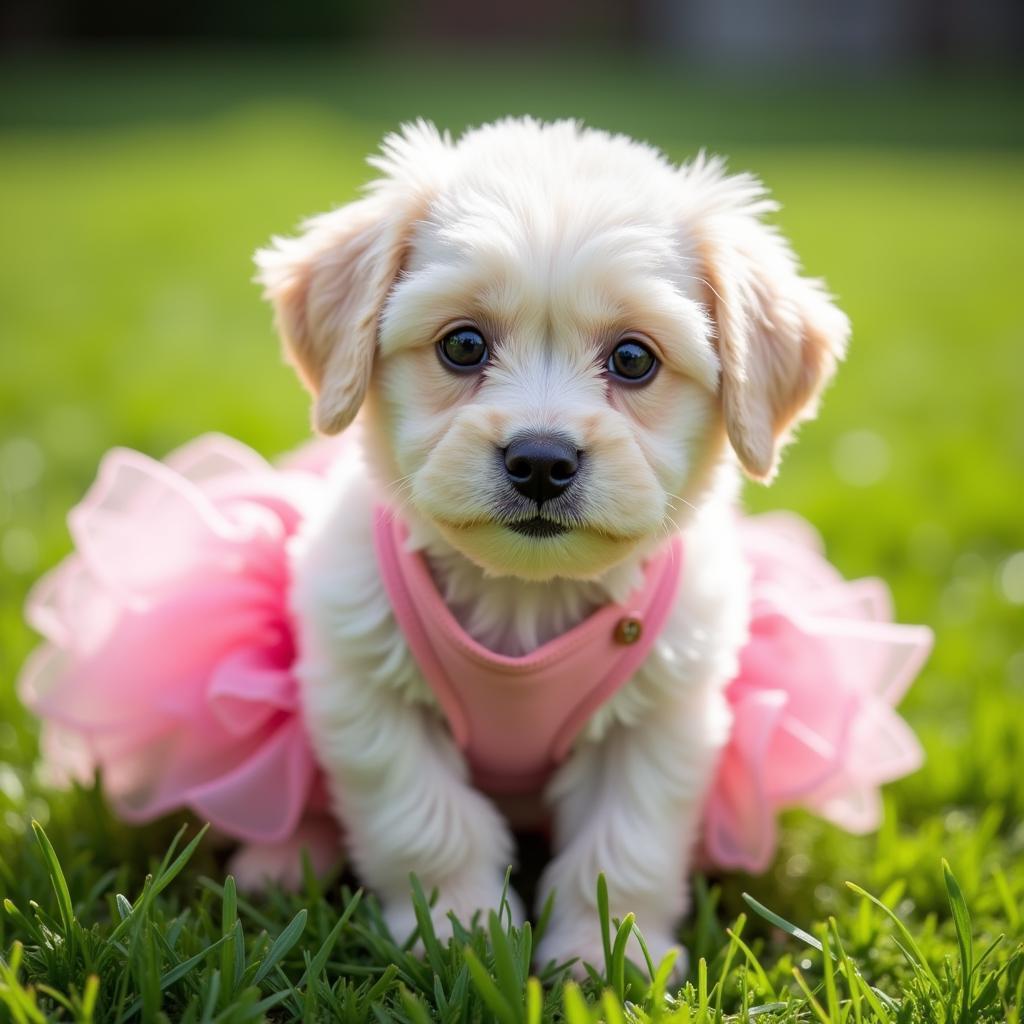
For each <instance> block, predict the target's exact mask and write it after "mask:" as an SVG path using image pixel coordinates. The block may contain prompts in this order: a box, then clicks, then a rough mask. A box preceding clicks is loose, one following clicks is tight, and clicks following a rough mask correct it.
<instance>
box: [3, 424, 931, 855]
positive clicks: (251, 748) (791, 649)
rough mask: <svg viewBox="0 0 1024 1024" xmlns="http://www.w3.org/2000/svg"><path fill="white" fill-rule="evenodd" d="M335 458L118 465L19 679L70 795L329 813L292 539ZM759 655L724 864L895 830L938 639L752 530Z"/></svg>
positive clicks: (198, 445) (749, 668) (46, 601)
mask: <svg viewBox="0 0 1024 1024" xmlns="http://www.w3.org/2000/svg"><path fill="white" fill-rule="evenodd" d="M338 450H339V449H338V446H337V445H336V444H323V443H321V444H317V445H311V446H308V447H307V448H306V449H304V450H303V451H301V452H300V453H298V455H296V456H295V457H293V458H292V459H290V460H288V461H287V462H286V463H284V464H282V465H281V466H280V467H277V468H275V467H273V466H271V465H269V464H268V463H267V462H265V461H264V460H263V459H262V458H260V457H259V456H258V455H256V454H255V453H254V452H252V451H251V450H249V449H248V448H246V447H245V446H244V445H241V444H239V443H238V442H235V441H232V440H230V439H228V438H224V437H218V436H208V437H204V438H200V439H198V440H197V441H195V442H193V443H191V444H189V445H187V446H185V447H184V448H182V449H180V450H179V451H177V452H176V453H174V454H173V455H172V456H170V457H169V458H168V459H167V460H166V461H165V462H163V463H161V462H157V461H155V460H153V459H150V458H147V457H146V456H143V455H140V454H138V453H136V452H131V451H127V450H114V451H112V452H111V453H109V454H108V455H107V456H106V458H105V459H104V461H103V463H102V465H101V468H100V472H99V475H98V479H97V481H96V483H95V484H94V485H93V487H92V488H91V489H90V491H89V493H88V494H87V495H86V497H85V499H84V500H83V501H82V503H81V504H80V505H78V506H77V507H76V508H75V509H74V510H73V511H72V513H71V516H70V520H69V522H70V528H71V534H72V538H73V541H74V545H75V551H74V553H73V554H72V555H70V556H69V557H68V558H67V559H65V561H64V562H63V563H61V565H60V566H58V567H57V568H56V569H55V570H53V571H52V572H51V573H50V574H48V575H47V576H46V577H44V578H43V579H42V580H41V581H40V583H39V584H38V585H37V586H36V588H35V589H34V590H33V592H32V595H31V596H30V599H29V603H28V610H27V614H28V618H29V621H30V622H31V623H32V625H33V626H34V627H35V628H36V629H37V630H38V631H39V632H40V633H41V634H42V635H43V637H44V639H45V643H44V644H42V645H41V646H40V647H39V648H38V649H37V650H36V651H35V652H34V653H33V655H32V656H31V657H30V659H29V661H28V662H27V663H26V665H25V668H24V670H23V673H22V676H21V680H20V684H19V685H20V692H21V695H22V698H23V700H24V701H25V702H26V703H27V704H28V705H29V707H31V708H32V709H33V710H34V711H35V712H36V713H37V714H38V715H39V716H40V718H41V719H42V740H41V743H42V751H43V756H44V758H45V760H46V762H47V763H48V764H49V766H50V767H51V768H52V769H53V770H54V771H55V772H59V773H63V774H64V775H65V776H74V777H79V778H91V776H92V774H93V773H94V772H95V771H96V770H97V769H101V770H102V778H103V785H104V789H105V791H106V793H107V795H108V797H109V799H110V801H111V803H112V805H113V807H114V808H115V810H116V811H117V813H119V814H120V815H121V816H123V817H124V818H125V819H127V820H130V821H146V820H150V819H152V818H155V817H157V816H159V815H162V814H165V813H168V812H170V811H175V810H180V809H183V808H188V809H190V810H192V811H193V812H195V813H196V814H197V815H198V816H199V817H201V818H203V819H204V820H208V821H210V822H211V823H213V824H214V825H215V826H216V827H218V828H219V829H220V830H222V831H223V832H225V833H227V834H228V835H230V836H233V837H235V838H237V839H242V840H248V841H254V842H264V843H274V842H282V841H284V840H287V839H288V838H290V837H291V836H292V835H293V834H294V833H295V831H296V829H297V828H298V827H299V826H300V823H301V822H302V821H303V820H304V819H305V818H307V817H308V816H310V815H313V814H317V813H322V811H323V809H324V798H323V786H322V780H321V779H320V776H319V771H318V768H317V765H316V763H315V760H314V758H313V755H312V751H311V749H310V746H309V743H308V739H307V737H306V735H305V732H304V729H303V725H302V718H301V713H300V707H299V690H298V686H297V683H296V680H295V677H294V675H293V673H292V665H293V660H294V656H295V646H294V631H293V624H292V623H291V622H290V621H289V617H288V613H287V593H288V587H289V578H288V557H287V547H288V540H289V538H290V537H291V536H292V535H293V534H294V532H295V530H296V528H297V526H298V525H299V523H301V521H302V519H303V517H304V516H305V515H306V514H307V513H308V512H309V510H310V509H311V508H312V507H314V506H315V504H316V503H317V501H319V500H321V497H322V492H323V479H322V475H323V472H324V470H325V468H326V466H327V465H328V464H329V462H330V461H331V459H332V458H334V457H335V455H336V453H337V451H338ZM741 531H742V537H743V543H744V547H745V550H746V552H747V555H748V558H749V559H750V561H751V564H752V566H753V570H754V577H755V587H754V600H753V607H752V620H751V639H750V642H749V643H748V645H747V647H746V649H745V650H744V652H743V656H742V665H741V671H740V674H739V675H738V676H737V678H736V679H735V680H734V681H733V682H732V683H731V685H730V687H729V690H728V697H729V701H730V704H731V705H732V709H733V714H734V717H735V724H734V727H733V731H732V735H731V737H730V741H729V744H728V746H727V748H726V750H725V751H724V753H723V756H722V758H721V761H720V764H719V768H718V772H717V775H716V778H715V781H714V783H713V785H712V788H711V791H710V793H709V795H708V799H707V809H706V813H705V838H704V845H705V853H706V857H707V859H708V860H709V861H710V862H711V863H713V864H715V865H718V866H720V867H725V868H744V869H746V870H751V871H757V870H762V869H763V868H764V867H766V866H767V864H768V863H769V862H770V860H771V857H772V854H773V852H774V849H775V844H776V832H775V820H776V816H777V813H778V811H779V810H780V809H781V808H783V807H790V806H803V807H807V808H809V809H810V810H812V811H814V812H816V813H818V814H820V815H823V816H824V817H826V818H828V819H829V820H832V821H835V822H836V823H838V824H839V825H841V826H843V827H844V828H847V829H850V830H853V831H863V830H866V829H870V828H872V827H874V826H875V825H877V823H878V818H879V806H878V786H879V785H880V784H881V783H883V782H887V781H890V780H892V779H895V778H898V777H899V776H901V775H903V774H906V773H907V772H909V771H912V770H913V769H914V768H916V767H917V766H918V765H919V764H920V761H921V753H920V749H919V746H918V744H917V742H916V740H915V738H914V736H913V733H912V732H911V731H910V730H909V728H908V727H907V726H906V724H905V723H904V722H903V721H902V719H901V718H899V716H898V715H896V713H895V712H894V711H893V710H892V709H893V706H894V705H895V704H896V702H897V701H898V700H899V698H900V697H901V696H902V694H903V692H904V691H905V690H906V688H907V686H908V685H909V683H910V681H911V680H912V678H913V676H914V674H915V672H916V671H917V670H918V668H919V667H920V665H921V663H922V661H923V659H924V657H925V656H926V654H927V652H928V649H929V646H930V642H931V634H930V632H929V631H928V630H927V629H925V628H923V627H913V626H900V625H895V624H893V623H892V622H891V621H890V619H891V611H890V608H889V601H888V592H887V590H886V588H885V586H884V584H882V583H880V582H877V581H858V582H854V583H847V582H845V581H843V580H842V578H841V577H840V576H839V575H838V573H836V571H835V570H834V569H833V568H832V567H831V566H830V565H829V564H828V563H827V562H826V561H825V560H824V558H823V557H822V555H821V553H820V550H819V545H818V542H817V539H816V537H815V535H814V534H813V532H812V531H811V530H810V528H809V527H808V526H807V525H806V524H804V523H803V522H802V521H801V520H798V519H796V518H795V517H784V516H769V517H758V518H753V519H747V520H744V521H743V523H742V526H741Z"/></svg>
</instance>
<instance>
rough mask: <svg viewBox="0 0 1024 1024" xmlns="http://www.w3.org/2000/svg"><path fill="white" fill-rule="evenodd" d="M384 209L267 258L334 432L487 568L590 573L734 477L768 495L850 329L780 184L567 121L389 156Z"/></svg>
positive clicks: (293, 355) (376, 190)
mask: <svg viewBox="0 0 1024 1024" xmlns="http://www.w3.org/2000/svg"><path fill="white" fill-rule="evenodd" d="M372 162H373V163H374V165H375V166H376V167H377V168H378V169H379V170H380V171H381V172H382V177H381V178H380V179H379V180H378V181H376V182H375V183H374V184H373V185H371V186H370V190H369V192H368V194H367V195H366V197H365V198H363V199H361V200H359V201H357V202H355V203H352V204H350V205H349V206H345V207H342V208H341V209H339V210H336V211H334V212H333V213H329V214H325V215H323V216H321V217H317V218H314V219H313V220H312V221H310V222H309V223H308V224H307V225H306V231H305V233H304V234H303V235H302V236H301V237H299V238H296V239H292V240H281V239H278V240H275V242H274V244H273V245H272V246H271V247H270V248H268V249H265V250H263V251H261V252H260V253H258V254H257V263H258V265H259V268H260V275H259V278H260V280H261V281H262V283H263V284H264V286H265V288H266V293H267V295H268V296H269V298H270V299H271V301H272V302H273V303H274V305H275V307H276V312H277V324H278V328H279V330H280V332H281V335H282V337H283V339H284V343H285V351H286V353H287V354H288V356H289V358H290V359H291V361H292V362H293V363H294V365H295V366H296V368H297V369H298V372H299V374H300V375H301V376H302V378H303V380H304V381H305V382H306V384H307V386H308V387H309V388H310V390H311V391H312V393H313V395H314V398H315V405H314V422H315V425H316V427H317V429H318V430H320V431H321V432H324V433H336V432H337V431H339V430H342V429H344V427H345V426H347V425H348V424H349V423H350V422H351V420H352V419H353V418H354V417H355V415H356V413H357V412H358V411H359V409H360V407H361V405H362V404H363V402H364V399H366V398H367V397H368V396H369V398H370V399H371V400H370V401H369V402H368V403H367V404H368V418H369V423H368V430H369V433H370V436H371V439H372V442H373V443H374V446H375V450H376V451H377V452H378V454H379V459H378V461H380V462H382V463H383V469H384V472H385V474H386V476H387V477H388V483H391V484H395V485H398V486H397V487H396V491H397V492H398V493H400V494H401V495H402V496H403V500H405V501H407V502H408V503H409V504H411V506H412V508H413V511H414V514H418V515H419V516H421V517H425V518H426V519H427V520H428V521H430V522H432V523H433V524H434V525H435V526H436V527H437V528H438V529H439V530H440V531H441V532H442V534H443V535H444V536H445V538H446V539H447V540H448V541H449V542H450V543H451V544H452V545H454V546H455V547H456V548H457V549H459V550H460V551H462V552H463V553H464V554H465V555H467V556H468V557H469V558H471V559H472V560H473V561H475V562H477V563H478V564H479V565H481V566H483V567H484V568H485V569H487V570H489V571H491V572H493V573H496V574H500V575H514V576H520V577H524V578H530V579H545V578H551V577H554V576H568V577H581V578H584V577H593V576H596V575H598V574H600V573H601V572H603V571H604V570H605V569H607V568H608V567H610V566H611V565H614V564H615V563H617V562H619V561H622V560H623V559H624V558H626V557H627V556H628V555H629V554H630V553H631V552H634V551H636V550H637V549H638V548H640V547H642V546H643V545H651V544H653V543H655V542H656V541H657V540H658V539H659V538H660V537H663V536H664V535H665V533H666V532H667V531H668V530H670V529H672V528H673V527H674V525H676V524H678V523H679V522H680V521H681V520H682V519H683V518H685V516H686V514H687V512H688V509H690V508H692V507H693V506H694V505H695V504H699V502H700V500H701V499H702V496H703V495H704V493H705V492H706V491H707V489H708V488H709V486H711V483H712V481H713V479H714V478H715V475H716V472H715V471H716V469H717V468H718V467H719V466H720V465H721V464H722V463H723V461H725V462H728V461H729V455H728V453H729V449H730V446H731V449H732V451H733V452H734V453H735V456H736V457H738V459H739V462H740V463H741V464H742V466H743V467H744V469H745V470H746V472H747V473H748V474H749V475H751V476H753V477H755V478H758V479H761V480H767V479H770V477H771V476H772V475H773V474H774V471H775V467H776V464H777V461H778V456H779V451H780V448H781V447H782V445H783V444H784V442H785V440H786V439H787V437H788V435H789V433H790V431H791V430H792V428H793V426H794V425H795V424H796V423H797V422H798V421H799V420H801V419H804V418H806V417H807V416H808V415H810V414H811V412H812V411H813V407H814V404H815V401H816V398H817V395H818V393H819V391H820V389H821V387H822V386H823V384H824V383H825V382H826V380H827V379H828V378H829V376H830V375H831V373H832V372H833V369H834V366H835V362H836V360H837V358H839V357H840V356H841V355H842V352H843V348H844V346H845V342H846V337H847V333H848V327H847V322H846V319H845V317H844V316H843V315H842V313H840V312H839V311H838V310H837V309H836V308H835V307H834V306H833V305H832V304H831V302H830V301H829V299H828V296H827V295H826V294H825V293H824V291H823V290H822V288H821V286H820V285H819V284H818V283H817V282H815V281H811V280H808V279H805V278H802V277H800V276H799V273H798V267H797V265H796V262H795V260H794V258H793V255H792V253H791V251H790V250H789V248H788V246H787V245H786V243H785V242H784V241H783V240H782V238H781V237H780V236H779V235H778V234H777V233H776V232H775V231H774V230H773V229H772V228H771V227H769V226H766V225H765V224H764V223H762V221H761V217H762V216H763V214H764V213H766V212H767V211H769V210H770V209H771V208H772V206H771V204H770V203H769V202H768V201H767V200H766V199H765V197H764V193H763V190H762V188H761V186H760V185H759V183H758V182H757V181H756V180H754V179H753V178H750V177H748V176H745V175H740V176H734V177H729V176H726V174H725V173H724V169H723V167H722V165H721V163H719V162H718V161H714V160H710V161H709V160H704V159H703V158H698V160H696V161H695V162H693V163H692V164H690V165H687V166H684V167H682V168H676V167H673V166H671V165H670V164H669V163H668V162H667V161H666V160H665V159H664V158H663V157H661V156H660V155H659V154H657V153H656V152H655V151H654V150H652V149H651V148H649V147H647V146H644V145H640V144H638V143H635V142H632V141H630V140H628V139H626V138H623V137H621V136H609V135H607V134H605V133H603V132H597V131H589V130H581V129H580V128H579V127H578V126H577V125H575V124H573V123H570V122H561V123H557V124H550V125H545V124H539V123H537V122H534V121H531V120H522V121H505V122H500V123H498V124H494V125H489V126H487V127H484V128H481V129H478V130H476V131H472V132H469V133H468V134H466V135H465V136H464V137H463V138H462V139H460V140H459V141H458V142H457V143H452V142H451V141H450V140H449V139H447V138H446V137H442V136H441V135H439V134H438V133H437V132H436V131H435V130H434V129H433V128H432V127H430V126H428V125H424V124H419V125H417V126H415V127H411V128H407V129H405V131H404V132H403V133H402V134H400V135H397V136H392V137H390V138H389V139H387V140H386V141H385V144H384V147H383V151H382V155H381V156H380V157H378V158H375V159H374V160H373V161H372Z"/></svg>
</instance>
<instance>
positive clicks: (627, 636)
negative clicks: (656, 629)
mask: <svg viewBox="0 0 1024 1024" xmlns="http://www.w3.org/2000/svg"><path fill="white" fill-rule="evenodd" d="M643 631H644V624H643V623H642V622H641V621H640V620H639V619H635V618H633V617H632V616H627V617H626V618H624V619H619V621H618V623H617V624H616V626H615V642H616V643H617V644H635V643H636V642H637V640H639V639H640V636H641V634H642V633H643Z"/></svg>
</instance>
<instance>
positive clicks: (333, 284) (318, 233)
mask: <svg viewBox="0 0 1024 1024" xmlns="http://www.w3.org/2000/svg"><path fill="white" fill-rule="evenodd" d="M421 211H422V204H421V203H419V202H417V201H416V197H415V196H413V195H406V196H404V197H403V196H402V195H401V194H399V190H397V189H395V188H389V189H379V190H378V191H377V192H375V193H374V194H373V195H370V196H368V197H367V198H366V199H361V200H358V201H357V202H354V203H350V204H349V205H348V206H343V207H341V208H340V209H338V210H334V211H332V212H331V213H325V214H322V215H320V216H319V217H314V218H312V219H311V220H309V221H307V222H306V223H305V224H304V225H303V228H304V233H303V234H302V235H300V236H299V237H298V238H275V239H273V241H272V243H271V245H270V246H268V247H267V248H265V249H261V250H260V251H259V252H257V253H256V257H255V259H256V265H257V267H258V272H257V275H256V280H257V281H259V282H260V283H261V284H262V285H263V286H264V295H265V297H266V298H268V299H269V300H270V301H271V302H272V303H273V306H274V310H275V314H276V316H275V320H276V324H277V330H278V333H279V334H280V335H281V340H282V342H283V344H284V350H285V355H286V356H287V358H288V360H289V362H291V363H292V365H294V367H295V368H296V370H297V371H298V374H299V376H300V377H301V378H302V381H303V383H305V385H306V387H308V388H309V390H310V391H311V392H312V393H313V395H314V398H315V402H314V406H313V424H314V426H315V427H316V429H317V430H318V431H320V432H321V433H323V434H336V433H338V432H339V431H341V430H344V428H345V427H347V426H348V425H349V423H351V422H352V420H353V419H354V418H355V415H356V413H357V412H358V411H359V407H360V406H361V405H362V403H363V398H364V396H365V395H366V388H367V385H368V384H369V382H370V374H371V371H372V369H373V357H374V352H375V349H376V344H377V318H378V316H379V314H380V311H381V308H382V307H383V305H384V302H385V300H386V298H387V295H388V292H389V291H390V289H391V286H392V284H393V283H394V281H395V278H396V277H397V276H398V272H399V270H400V269H401V265H402V259H403V257H404V255H405V250H406V247H407V244H408V238H409V234H410V232H411V230H412V225H413V223H414V222H415V219H416V216H417V214H418V213H420V212H421Z"/></svg>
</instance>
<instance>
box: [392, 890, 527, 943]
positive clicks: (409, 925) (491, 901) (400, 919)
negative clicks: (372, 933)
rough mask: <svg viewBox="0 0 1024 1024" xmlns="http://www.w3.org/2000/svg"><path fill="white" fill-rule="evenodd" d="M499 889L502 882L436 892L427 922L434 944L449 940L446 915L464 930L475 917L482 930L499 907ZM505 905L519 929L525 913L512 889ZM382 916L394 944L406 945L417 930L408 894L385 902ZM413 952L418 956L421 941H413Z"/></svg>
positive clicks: (414, 914)
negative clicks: (489, 916)
mask: <svg viewBox="0 0 1024 1024" xmlns="http://www.w3.org/2000/svg"><path fill="white" fill-rule="evenodd" d="M502 885H503V882H502V883H495V884H480V885H472V886H458V887H451V886H449V887H446V888H443V889H440V890H439V892H438V897H437V899H436V900H435V901H434V904H433V906H432V907H431V908H430V920H431V923H432V924H433V927H434V934H435V935H436V936H437V937H438V940H439V941H440V942H441V943H442V944H443V943H446V942H448V940H449V939H450V938H451V937H452V933H453V929H454V926H453V925H452V921H451V918H450V917H449V914H454V915H455V917H456V918H457V919H458V921H459V923H460V924H461V925H462V926H463V927H464V928H467V929H469V928H470V927H472V922H473V918H474V916H476V915H477V914H479V918H478V923H480V924H483V925H485V926H486V923H487V915H488V913H489V912H490V911H492V910H495V911H496V910H497V909H498V906H499V904H500V903H501V891H502ZM424 889H426V886H424ZM508 902H509V906H510V907H511V910H512V923H513V924H514V925H516V927H519V926H521V925H522V923H523V921H524V920H525V913H524V910H523V903H522V900H520V898H519V896H518V894H517V893H516V892H515V890H513V889H509V891H508ZM383 913H384V921H385V922H386V924H387V926H388V931H389V932H390V933H391V937H392V938H393V939H394V940H395V942H398V943H404V942H406V941H407V940H408V938H409V936H410V935H412V933H413V931H414V930H415V929H416V928H417V921H416V912H415V910H414V909H413V904H412V895H411V893H409V894H406V895H405V896H402V897H397V898H394V899H385V900H384V905H383ZM413 948H414V949H415V950H416V952H417V953H422V952H423V944H422V941H421V940H420V939H417V941H416V943H415V945H414V947H413Z"/></svg>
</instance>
